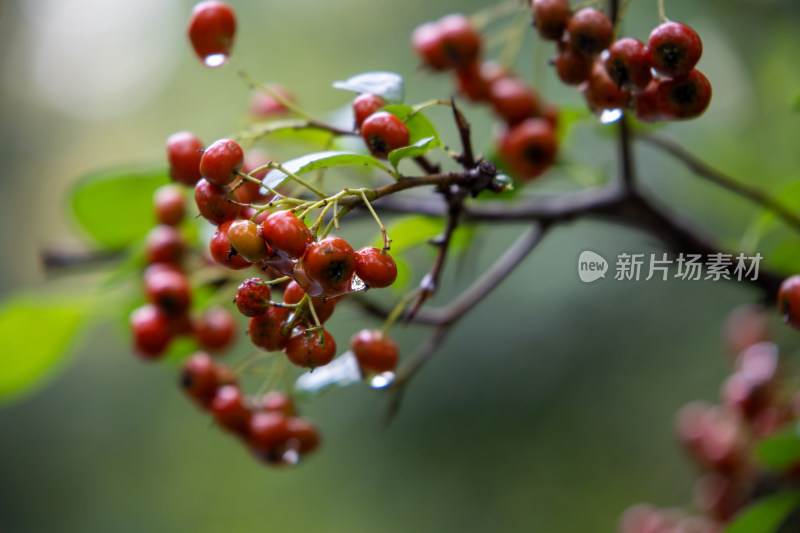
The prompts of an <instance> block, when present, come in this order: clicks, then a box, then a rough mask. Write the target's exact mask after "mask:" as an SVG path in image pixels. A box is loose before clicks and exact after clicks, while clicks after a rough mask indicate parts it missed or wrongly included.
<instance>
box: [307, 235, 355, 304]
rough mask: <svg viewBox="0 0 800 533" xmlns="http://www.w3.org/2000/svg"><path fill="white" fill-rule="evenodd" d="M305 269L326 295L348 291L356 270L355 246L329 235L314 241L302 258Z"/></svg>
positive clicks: (336, 294)
mask: <svg viewBox="0 0 800 533" xmlns="http://www.w3.org/2000/svg"><path fill="white" fill-rule="evenodd" d="M302 266H303V270H304V271H305V273H306V275H307V276H308V277H309V279H311V280H312V281H314V282H316V283H318V284H319V285H320V286H321V287H322V290H323V294H324V295H325V296H338V295H339V294H343V293H345V292H346V291H347V289H348V288H349V286H350V281H351V280H352V278H353V273H354V272H355V270H356V258H355V252H354V251H353V247H352V246H350V244H349V243H348V242H347V241H346V240H344V239H342V238H339V237H327V238H325V239H323V240H321V241H319V242H315V243H312V244H311V245H310V246H309V247H308V249H307V250H306V253H305V254H303V259H302Z"/></svg>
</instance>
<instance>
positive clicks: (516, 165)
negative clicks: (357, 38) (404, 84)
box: [411, 14, 558, 182]
mask: <svg viewBox="0 0 800 533" xmlns="http://www.w3.org/2000/svg"><path fill="white" fill-rule="evenodd" d="M411 44H412V46H413V48H414V50H415V51H416V53H417V55H418V56H419V57H420V59H422V61H423V63H424V65H425V66H426V67H427V68H429V69H431V70H434V71H445V70H453V71H455V82H456V86H457V87H458V89H459V92H460V93H461V94H463V95H464V96H465V97H467V98H468V99H470V100H471V101H473V102H486V103H488V104H489V105H490V106H491V108H492V110H493V112H494V114H495V115H496V116H497V118H498V119H500V120H501V121H502V122H503V127H502V128H501V130H500V132H499V135H498V138H497V147H498V152H499V154H500V156H501V157H502V158H503V160H504V161H505V162H506V164H507V165H508V167H509V169H510V171H511V172H512V173H513V174H514V176H515V177H516V178H517V179H518V180H520V181H522V182H527V181H530V180H531V179H533V178H536V177H537V176H540V175H541V174H542V173H544V172H545V171H546V170H547V169H548V168H550V166H551V165H552V164H553V162H554V161H555V158H556V153H557V151H558V143H557V140H556V134H555V127H556V122H557V119H558V111H557V110H556V109H555V107H554V106H552V105H549V104H546V103H545V102H543V101H542V98H541V97H540V95H539V94H538V93H537V91H536V90H535V89H534V88H533V87H531V85H530V84H529V83H527V82H526V81H525V80H523V79H522V78H520V77H519V76H517V75H515V74H514V73H512V72H510V71H509V70H508V69H506V68H504V67H502V66H500V65H499V64H497V63H495V62H493V61H483V60H482V58H481V48H482V38H481V35H480V33H479V32H478V30H477V29H476V28H475V27H474V26H473V25H472V23H471V22H470V20H469V19H468V18H467V17H466V16H464V15H461V14H452V15H447V16H445V17H443V18H441V19H439V20H438V21H435V22H427V23H425V24H422V25H421V26H419V27H417V28H416V29H415V30H414V33H413V34H412V36H411Z"/></svg>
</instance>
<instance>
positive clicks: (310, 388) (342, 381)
mask: <svg viewBox="0 0 800 533" xmlns="http://www.w3.org/2000/svg"><path fill="white" fill-rule="evenodd" d="M360 382H361V370H360V369H359V368H358V361H357V360H356V357H355V355H353V352H351V351H349V350H348V351H346V352H345V353H343V354H342V355H340V356H339V357H337V358H336V359H334V360H333V361H331V362H330V363H328V364H327V365H325V366H321V367H318V368H315V369H314V370H311V371H309V372H306V373H305V374H302V375H300V376H299V377H298V378H297V381H295V383H294V394H295V395H296V396H297V397H299V398H300V399H303V400H313V399H314V398H317V397H318V396H320V395H321V394H322V393H324V392H326V391H328V390H330V389H331V388H333V387H347V386H350V385H352V384H354V383H360Z"/></svg>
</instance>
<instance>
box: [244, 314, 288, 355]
mask: <svg viewBox="0 0 800 533" xmlns="http://www.w3.org/2000/svg"><path fill="white" fill-rule="evenodd" d="M289 314H290V310H289V309H287V308H283V307H274V306H270V308H269V309H267V312H266V313H264V314H262V315H258V316H255V317H253V318H251V319H250V325H249V327H248V329H247V331H248V334H249V335H250V340H251V341H252V343H253V344H254V345H256V346H258V347H259V348H261V349H263V350H266V351H268V352H274V351H276V350H280V349H281V348H283V347H284V346H285V345H286V343H287V342H289V339H290V338H291V336H292V330H291V328H287V329H288V331H286V333H282V331H283V329H284V327H285V326H286V321H287V320H288V319H289Z"/></svg>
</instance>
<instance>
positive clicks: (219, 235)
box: [209, 220, 253, 270]
mask: <svg viewBox="0 0 800 533" xmlns="http://www.w3.org/2000/svg"><path fill="white" fill-rule="evenodd" d="M231 224H233V220H228V221H227V222H223V223H222V224H220V225H219V227H218V228H217V231H215V232H214V235H213V236H212V237H211V242H210V243H209V251H210V252H211V257H212V258H213V259H214V261H216V262H217V263H218V264H220V265H222V266H224V267H226V268H230V269H231V270H243V269H245V268H248V267H249V266H251V265H252V264H253V263H251V262H249V261H247V260H246V259H245V258H243V257H242V256H241V255H239V254H238V253H236V252H235V251H234V250H233V249H232V248H231V242H230V238H229V237H228V231H229V230H230V227H231Z"/></svg>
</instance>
